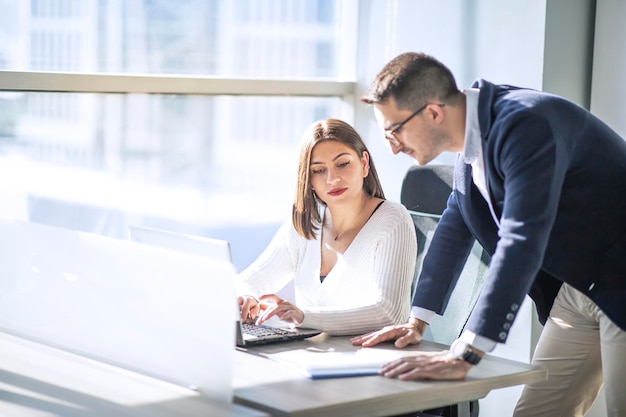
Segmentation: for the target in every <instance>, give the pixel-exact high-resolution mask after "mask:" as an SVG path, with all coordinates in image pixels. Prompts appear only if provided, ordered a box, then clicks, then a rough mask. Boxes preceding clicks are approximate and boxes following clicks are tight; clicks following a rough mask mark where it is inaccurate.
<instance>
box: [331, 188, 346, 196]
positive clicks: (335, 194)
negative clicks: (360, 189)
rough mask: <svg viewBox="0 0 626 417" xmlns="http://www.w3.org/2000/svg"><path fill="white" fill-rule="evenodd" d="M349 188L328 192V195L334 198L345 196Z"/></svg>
mask: <svg viewBox="0 0 626 417" xmlns="http://www.w3.org/2000/svg"><path fill="white" fill-rule="evenodd" d="M346 190H347V188H334V189H332V190H330V191H329V192H328V195H332V196H333V197H337V196H338V195H341V194H343V193H344V192H345V191H346Z"/></svg>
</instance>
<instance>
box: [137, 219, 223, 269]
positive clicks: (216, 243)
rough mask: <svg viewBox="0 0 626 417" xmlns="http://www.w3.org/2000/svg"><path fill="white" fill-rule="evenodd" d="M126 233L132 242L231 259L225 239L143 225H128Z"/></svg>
mask: <svg viewBox="0 0 626 417" xmlns="http://www.w3.org/2000/svg"><path fill="white" fill-rule="evenodd" d="M128 234H129V235H130V240H132V241H133V242H139V243H145V244H148V245H154V246H159V247H162V248H167V249H174V250H178V251H183V252H187V253H190V254H193V255H200V256H206V257H209V258H215V259H222V260H225V261H231V252H230V245H229V243H228V242H227V241H225V240H219V239H213V238H209V237H204V236H196V235H188V234H184V233H177V232H172V231H169V230H161V229H153V228H150V227H143V226H128Z"/></svg>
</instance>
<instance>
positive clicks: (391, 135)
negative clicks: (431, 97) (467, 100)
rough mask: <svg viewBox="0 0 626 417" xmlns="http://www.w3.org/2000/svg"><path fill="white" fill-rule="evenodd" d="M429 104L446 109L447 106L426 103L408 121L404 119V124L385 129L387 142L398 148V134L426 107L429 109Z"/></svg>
mask: <svg viewBox="0 0 626 417" xmlns="http://www.w3.org/2000/svg"><path fill="white" fill-rule="evenodd" d="M429 104H436V105H437V106H439V107H445V106H446V104H445V103H426V104H424V105H423V106H422V107H420V108H419V109H417V110H415V111H414V112H413V114H411V115H410V116H409V117H407V118H406V119H404V121H403V122H400V123H397V124H396V125H395V126H393V128H389V129H385V130H384V132H385V138H387V140H389V141H391V142H392V143H393V144H394V145H395V146H398V145H399V144H398V139H397V138H396V135H397V134H398V133H400V130H402V128H403V127H404V125H405V124H407V123H408V122H410V121H411V119H412V118H414V117H415V116H417V115H418V114H420V113H421V112H423V111H424V109H425V108H426V107H428V105H429Z"/></svg>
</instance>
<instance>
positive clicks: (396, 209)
mask: <svg viewBox="0 0 626 417" xmlns="http://www.w3.org/2000/svg"><path fill="white" fill-rule="evenodd" d="M374 217H376V218H377V219H378V220H379V221H382V222H384V223H387V224H389V223H393V224H397V223H408V224H411V225H412V224H413V221H412V220H411V215H410V214H409V211H408V210H407V209H406V207H404V206H403V205H402V204H400V203H396V202H395V201H389V200H384V201H383V202H382V203H381V204H380V206H379V207H378V209H377V210H376V211H375V212H374V214H373V215H372V218H374Z"/></svg>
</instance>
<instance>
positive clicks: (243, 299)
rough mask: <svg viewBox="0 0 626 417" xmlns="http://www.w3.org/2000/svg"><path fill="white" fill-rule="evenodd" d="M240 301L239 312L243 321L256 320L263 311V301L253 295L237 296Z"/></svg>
mask: <svg viewBox="0 0 626 417" xmlns="http://www.w3.org/2000/svg"><path fill="white" fill-rule="evenodd" d="M237 300H238V301H239V312H240V313H241V321H242V322H248V321H254V320H256V318H257V317H258V316H259V314H260V313H261V303H260V302H259V300H257V299H256V298H254V297H253V296H251V295H243V296H240V297H237Z"/></svg>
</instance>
